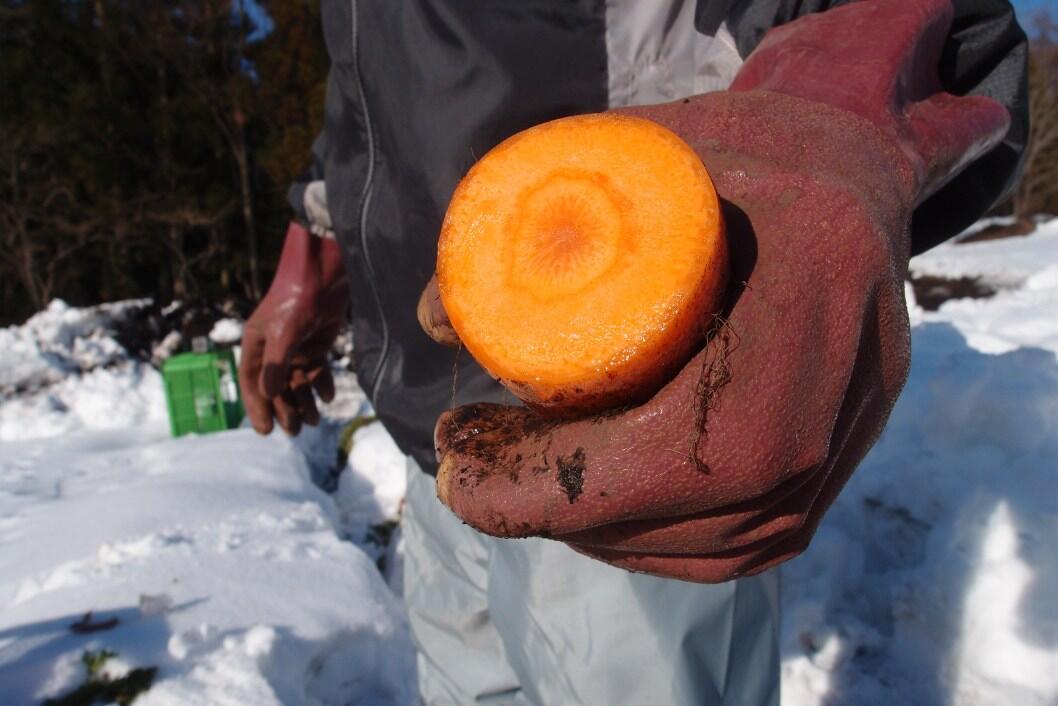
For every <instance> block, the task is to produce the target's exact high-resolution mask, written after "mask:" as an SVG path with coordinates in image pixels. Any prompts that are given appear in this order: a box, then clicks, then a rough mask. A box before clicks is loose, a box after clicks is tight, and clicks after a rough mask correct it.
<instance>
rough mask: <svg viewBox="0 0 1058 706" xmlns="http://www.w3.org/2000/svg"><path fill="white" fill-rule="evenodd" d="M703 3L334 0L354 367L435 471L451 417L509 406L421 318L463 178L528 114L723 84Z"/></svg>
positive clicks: (335, 185)
mask: <svg viewBox="0 0 1058 706" xmlns="http://www.w3.org/2000/svg"><path fill="white" fill-rule="evenodd" d="M702 4H703V3H701V2H698V1H696V0H658V1H656V2H655V1H648V0H615V1H611V2H603V1H602V0H492V1H490V2H468V1H466V0H417V1H414V2H412V1H410V0H408V1H403V0H331V1H330V2H328V1H327V0H325V2H324V8H323V15H324V30H325V33H326V38H327V44H328V50H329V51H330V54H331V61H332V69H331V77H330V82H329V85H328V91H327V106H326V118H325V120H326V124H325V130H326V131H327V136H328V142H327V152H326V154H325V155H324V161H325V171H326V181H327V201H328V204H329V207H330V215H331V219H332V221H333V224H334V228H335V231H336V232H337V234H338V237H339V238H340V239H341V240H342V243H343V247H344V250H345V252H346V254H347V257H348V260H347V266H348V267H349V268H350V275H351V280H352V283H353V284H352V288H353V326H354V342H355V347H356V359H357V372H358V374H359V377H360V382H361V384H362V385H363V387H364V389H365V390H366V391H367V393H368V394H369V396H370V397H371V400H372V402H373V404H374V406H375V410H376V412H377V413H378V415H379V416H380V417H381V419H382V420H383V422H384V423H385V424H386V426H387V428H388V429H389V431H390V433H392V434H393V436H394V437H395V438H396V440H397V442H398V444H400V446H401V448H402V449H403V450H404V451H405V452H406V453H411V454H413V455H414V456H415V458H416V460H418V461H419V463H420V464H421V465H422V466H423V467H424V468H428V469H432V468H433V467H434V466H435V462H434V459H433V449H432V429H433V424H434V421H435V420H436V418H437V416H438V414H440V412H442V411H443V410H445V409H447V408H449V407H450V406H451V405H453V404H464V403H467V402H471V401H482V400H490V401H503V400H504V399H505V397H506V401H508V402H512V401H513V400H512V399H511V398H509V397H507V396H505V395H504V394H503V392H502V390H501V389H500V387H499V386H498V384H497V383H495V382H494V381H493V380H492V379H491V378H489V377H488V375H487V374H485V373H484V372H483V371H482V370H481V369H480V368H478V366H477V365H476V364H475V363H474V362H473V360H471V359H470V356H469V355H468V354H467V353H466V352H465V351H464V352H457V351H454V350H450V349H446V348H444V347H442V346H440V345H438V344H436V343H434V342H432V341H431V340H430V339H429V338H427V337H426V335H425V334H424V333H423V332H422V331H421V329H420V328H419V324H418V322H417V319H416V314H415V310H416V303H417V300H418V297H419V293H420V292H421V290H422V288H423V286H424V285H425V284H426V282H427V280H428V279H429V278H430V275H431V274H432V273H433V269H434V261H435V258H436V245H437V236H438V233H439V231H440V226H441V222H442V220H443V218H444V213H445V209H446V207H447V204H448V200H449V198H450V196H451V194H452V192H453V191H454V189H455V187H456V185H457V183H458V182H459V180H460V178H461V177H462V176H463V174H464V173H465V172H466V171H467V169H468V168H469V167H470V166H471V165H472V164H473V163H474V162H475V161H476V160H477V159H478V158H480V157H481V156H482V155H483V154H484V153H485V152H487V151H488V150H489V149H491V148H492V147H493V146H495V145H496V144H498V143H499V142H501V141H502V140H504V139H505V138H507V137H509V136H511V135H512V134H514V133H516V132H518V131H520V130H523V129H525V128H527V127H530V126H532V125H535V124H538V123H541V122H544V121H547V120H551V119H554V118H558V117H562V116H566V115H572V114H579V113H588V112H598V111H603V110H606V109H608V108H614V107H619V106H624V105H639V104H649V103H661V102H667V101H671V100H677V99H680V98H682V97H684V96H687V95H693V94H697V93H705V92H708V91H712V90H720V89H723V88H725V87H726V86H727V85H728V84H729V83H730V82H731V80H732V78H733V77H734V75H735V73H736V72H737V70H738V67H739V66H740V64H741V59H740V57H739V53H738V51H737V50H736V47H735V42H734V41H733V39H732V38H731V35H730V34H729V33H728V32H727V29H726V27H725V26H724V25H723V24H722V23H717V22H715V21H713V22H710V21H709V19H708V18H706V17H704V15H703V8H702V7H701V5H702ZM714 4H715V3H714ZM714 15H715V13H714ZM696 19H697V23H696ZM696 24H697V27H702V28H703V29H702V31H699V29H698V28H696ZM707 24H713V25H715V26H713V27H706V26H705V25H707Z"/></svg>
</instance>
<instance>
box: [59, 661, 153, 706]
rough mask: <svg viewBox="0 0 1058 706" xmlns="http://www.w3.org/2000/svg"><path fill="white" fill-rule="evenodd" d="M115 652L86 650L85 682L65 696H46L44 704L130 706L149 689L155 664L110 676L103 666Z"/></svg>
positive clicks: (61, 705) (63, 705)
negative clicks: (118, 676) (112, 705)
mask: <svg viewBox="0 0 1058 706" xmlns="http://www.w3.org/2000/svg"><path fill="white" fill-rule="evenodd" d="M116 656H117V653H116V652H113V651H111V650H96V651H92V650H85V652H84V654H82V655H81V662H82V663H84V666H85V681H84V683H83V684H81V685H80V686H79V687H77V688H76V689H74V690H73V691H71V692H70V693H69V694H66V695H65V696H59V697H56V698H54V699H47V700H46V701H45V702H44V704H43V706H92V704H119V705H120V706H129V704H131V703H132V702H133V701H135V700H136V697H138V696H139V695H140V694H142V693H143V692H145V691H147V690H148V689H150V688H151V684H153V683H154V676H155V674H157V673H158V668H157V667H138V668H136V669H133V670H131V671H130V672H129V673H128V674H126V675H125V676H123V677H120V678H118V679H111V678H110V677H109V676H108V675H107V674H106V673H104V672H103V667H104V665H106V663H107V661H108V660H109V659H111V658H112V657H116Z"/></svg>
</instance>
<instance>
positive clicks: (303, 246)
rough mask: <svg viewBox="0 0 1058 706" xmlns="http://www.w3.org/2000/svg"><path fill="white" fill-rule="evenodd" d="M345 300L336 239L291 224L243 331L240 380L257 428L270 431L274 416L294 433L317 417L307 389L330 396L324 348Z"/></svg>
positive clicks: (342, 316) (322, 396) (336, 326)
mask: <svg viewBox="0 0 1058 706" xmlns="http://www.w3.org/2000/svg"><path fill="white" fill-rule="evenodd" d="M348 306H349V289H348V286H347V283H346V278H345V266H344V264H343V262H342V254H341V250H340V249H339V247H338V243H337V242H335V241H334V240H333V239H331V238H320V237H318V236H315V235H313V234H311V233H309V232H308V231H307V230H306V229H305V228H303V227H302V226H300V225H298V224H297V223H291V224H290V226H289V228H287V236H286V241H285V242H284V243H283V252H282V254H281V255H280V256H279V267H278V268H277V269H276V274H275V278H274V279H273V280H272V286H271V287H269V289H268V293H267V294H265V296H264V299H262V300H261V303H260V304H259V305H258V306H257V308H256V309H255V310H254V312H253V314H252V315H251V316H250V318H249V320H248V321H247V322H246V327H245V328H244V329H243V335H242V360H241V361H240V363H239V386H240V387H241V388H242V396H243V401H244V403H245V405H246V413H247V415H248V416H249V417H250V422H251V423H252V424H253V428H254V429H256V430H257V431H258V432H259V433H261V434H268V433H269V432H271V431H272V418H273V417H275V419H277V420H278V421H279V426H281V427H282V428H283V429H284V430H285V431H286V432H287V433H288V434H292V435H294V434H297V433H298V432H299V431H301V425H302V423H305V424H309V425H310V426H314V425H316V424H318V423H319V421H320V413H319V411H318V410H317V409H316V400H315V398H314V396H313V389H315V391H316V393H317V394H318V395H319V396H320V399H322V400H323V401H324V402H330V401H331V400H332V399H333V398H334V379H333V378H332V377H331V372H330V369H329V368H328V365H327V354H328V353H329V352H330V350H331V346H332V345H333V344H334V339H335V338H337V336H338V331H339V330H340V329H341V327H342V325H343V324H344V323H345V321H346V309H347V308H348Z"/></svg>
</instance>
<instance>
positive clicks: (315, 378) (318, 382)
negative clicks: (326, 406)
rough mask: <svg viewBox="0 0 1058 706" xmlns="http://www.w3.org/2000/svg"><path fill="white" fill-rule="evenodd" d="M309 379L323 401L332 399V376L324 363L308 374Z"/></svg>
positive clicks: (326, 401)
mask: <svg viewBox="0 0 1058 706" xmlns="http://www.w3.org/2000/svg"><path fill="white" fill-rule="evenodd" d="M309 380H311V381H312V387H313V388H314V389H315V390H316V394H317V395H319V396H320V399H321V400H323V401H324V403H328V402H331V401H333V400H334V376H333V375H332V374H331V369H330V368H329V367H328V366H327V365H326V364H324V365H322V366H321V367H319V368H317V369H316V370H314V371H312V372H311V373H310V374H309Z"/></svg>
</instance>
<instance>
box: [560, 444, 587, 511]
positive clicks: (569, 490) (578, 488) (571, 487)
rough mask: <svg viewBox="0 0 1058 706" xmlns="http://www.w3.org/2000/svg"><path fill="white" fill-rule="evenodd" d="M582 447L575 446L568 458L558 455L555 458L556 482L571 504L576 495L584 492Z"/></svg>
mask: <svg viewBox="0 0 1058 706" xmlns="http://www.w3.org/2000/svg"><path fill="white" fill-rule="evenodd" d="M584 460H585V456H584V449H583V447H577V450H576V451H574V452H573V455H572V456H569V457H568V458H567V457H565V456H559V457H558V458H557V459H555V463H556V464H558V484H559V485H561V486H562V490H564V491H566V497H567V498H569V502H570V504H573V503H574V502H575V501H576V500H577V497H578V496H580V494H581V493H583V492H584Z"/></svg>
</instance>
